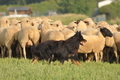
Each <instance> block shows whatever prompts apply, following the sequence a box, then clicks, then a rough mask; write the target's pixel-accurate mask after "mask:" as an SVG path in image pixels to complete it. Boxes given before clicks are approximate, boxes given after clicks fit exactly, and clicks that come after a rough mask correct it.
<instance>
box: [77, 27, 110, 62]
mask: <svg viewBox="0 0 120 80" xmlns="http://www.w3.org/2000/svg"><path fill="white" fill-rule="evenodd" d="M107 32H109V33H110V31H109V30H108V29H107V28H101V29H100V31H98V32H97V34H96V35H83V37H84V38H85V39H86V40H87V42H86V43H85V44H84V46H80V48H79V49H78V52H79V53H91V52H94V55H95V59H96V61H99V60H100V61H101V60H102V58H103V52H102V51H103V48H104V46H105V37H106V36H110V35H109V34H108V33H107ZM98 55H100V59H99V56H98Z"/></svg>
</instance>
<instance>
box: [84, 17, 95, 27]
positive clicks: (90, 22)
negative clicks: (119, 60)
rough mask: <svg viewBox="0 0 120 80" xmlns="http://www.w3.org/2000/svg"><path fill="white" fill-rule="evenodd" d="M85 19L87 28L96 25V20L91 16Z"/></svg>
mask: <svg viewBox="0 0 120 80" xmlns="http://www.w3.org/2000/svg"><path fill="white" fill-rule="evenodd" d="M83 21H84V22H85V23H86V25H87V29H88V28H94V27H95V26H96V24H95V22H94V21H93V20H92V19H91V18H86V19H84V20H83Z"/></svg>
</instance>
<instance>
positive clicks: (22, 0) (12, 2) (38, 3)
mask: <svg viewBox="0 0 120 80" xmlns="http://www.w3.org/2000/svg"><path fill="white" fill-rule="evenodd" d="M100 1H103V0H9V1H8V0H0V12H6V13H7V14H8V10H7V8H8V7H17V6H28V7H30V8H31V10H32V11H33V14H36V15H37V16H44V15H47V12H48V11H50V10H52V11H57V13H58V14H66V13H75V14H84V15H86V16H89V17H93V16H95V9H98V2H100ZM119 8H120V1H119V0H115V1H114V2H112V3H111V4H110V5H106V6H103V7H101V8H99V9H98V10H99V14H106V15H107V21H108V22H110V23H115V22H116V23H118V24H119V23H120V20H119V18H120V16H119V14H120V9H119Z"/></svg>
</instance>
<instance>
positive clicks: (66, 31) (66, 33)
mask: <svg viewBox="0 0 120 80" xmlns="http://www.w3.org/2000/svg"><path fill="white" fill-rule="evenodd" d="M61 32H62V33H63V35H64V39H65V40H67V39H68V38H70V37H71V36H73V35H74V34H75V32H74V31H72V30H71V29H68V28H65V29H63V30H62V31H61Z"/></svg>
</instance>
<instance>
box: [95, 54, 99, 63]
mask: <svg viewBox="0 0 120 80" xmlns="http://www.w3.org/2000/svg"><path fill="white" fill-rule="evenodd" d="M94 55H95V60H96V62H98V53H94Z"/></svg>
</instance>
